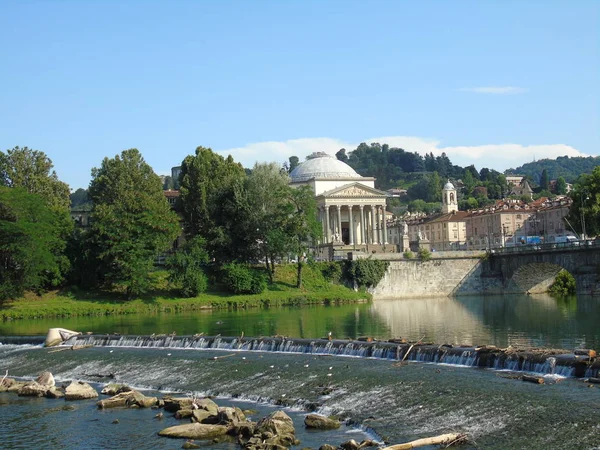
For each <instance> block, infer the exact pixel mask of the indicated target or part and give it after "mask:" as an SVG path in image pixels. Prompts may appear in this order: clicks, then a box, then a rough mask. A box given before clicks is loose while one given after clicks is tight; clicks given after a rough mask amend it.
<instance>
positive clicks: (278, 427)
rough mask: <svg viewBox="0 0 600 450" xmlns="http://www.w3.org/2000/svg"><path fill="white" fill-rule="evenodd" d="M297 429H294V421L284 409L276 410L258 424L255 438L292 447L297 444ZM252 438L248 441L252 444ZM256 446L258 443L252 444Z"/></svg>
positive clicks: (276, 444) (274, 444)
mask: <svg viewBox="0 0 600 450" xmlns="http://www.w3.org/2000/svg"><path fill="white" fill-rule="evenodd" d="M295 434H296V430H295V429H294V422H293V421H292V419H291V418H290V416H288V415H287V414H286V413H284V412H283V411H276V412H274V413H271V414H269V415H268V416H267V417H263V418H262V419H261V420H260V421H259V422H258V423H257V424H256V430H255V432H254V437H253V438H252V439H254V438H259V439H262V440H263V443H266V444H269V445H273V446H282V447H290V446H292V445H297V442H298V441H297V439H296V436H295ZM252 439H250V440H249V441H248V443H249V444H250V441H252ZM250 447H252V448H254V447H256V445H250Z"/></svg>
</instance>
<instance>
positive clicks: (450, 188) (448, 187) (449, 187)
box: [438, 180, 454, 191]
mask: <svg viewBox="0 0 600 450" xmlns="http://www.w3.org/2000/svg"><path fill="white" fill-rule="evenodd" d="M438 186H439V185H438ZM453 190H454V185H453V184H452V183H450V180H448V182H447V183H446V184H445V185H444V191H453Z"/></svg>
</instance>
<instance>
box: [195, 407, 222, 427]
mask: <svg viewBox="0 0 600 450" xmlns="http://www.w3.org/2000/svg"><path fill="white" fill-rule="evenodd" d="M192 422H198V423H209V424H216V423H219V417H218V416H217V415H215V414H213V413H211V412H210V411H206V410H204V409H194V410H192Z"/></svg>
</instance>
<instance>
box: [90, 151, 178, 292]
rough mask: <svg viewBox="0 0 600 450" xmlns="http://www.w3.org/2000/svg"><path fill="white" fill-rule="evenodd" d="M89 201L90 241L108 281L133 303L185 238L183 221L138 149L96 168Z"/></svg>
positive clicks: (103, 274) (103, 275)
mask: <svg viewBox="0 0 600 450" xmlns="http://www.w3.org/2000/svg"><path fill="white" fill-rule="evenodd" d="M89 197H90V199H91V200H92V202H93V209H92V225H91V227H90V233H89V237H90V239H91V240H92V241H93V243H94V245H95V248H96V249H97V253H96V255H95V256H96V257H97V259H98V261H99V263H100V265H101V269H102V274H101V276H102V279H103V281H104V282H105V283H106V284H107V285H108V286H110V287H113V288H115V287H116V288H122V289H124V291H125V293H126V294H127V297H128V298H131V297H133V296H136V295H140V294H143V293H145V292H147V291H148V289H149V288H150V285H151V282H150V281H151V280H150V277H149V273H150V271H151V269H152V267H153V264H154V260H155V259H156V257H157V256H158V255H159V254H160V253H162V252H164V251H166V250H168V249H169V248H170V247H171V245H172V243H173V241H174V240H175V238H176V237H177V235H178V233H179V219H178V217H177V215H176V214H175V213H174V212H173V211H172V210H171V208H170V206H169V203H168V202H167V200H166V198H165V197H164V195H163V192H162V183H161V181H160V177H159V176H158V175H156V174H155V173H154V171H153V170H152V168H151V167H150V166H149V165H148V164H147V163H146V162H145V161H144V158H143V157H142V155H141V154H140V152H139V151H138V150H137V149H130V150H125V151H123V152H121V155H120V156H119V155H116V156H115V157H114V158H112V159H109V158H104V160H103V161H102V165H101V166H100V167H99V168H94V169H92V181H91V183H90V188H89Z"/></svg>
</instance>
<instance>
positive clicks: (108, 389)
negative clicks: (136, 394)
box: [100, 383, 133, 395]
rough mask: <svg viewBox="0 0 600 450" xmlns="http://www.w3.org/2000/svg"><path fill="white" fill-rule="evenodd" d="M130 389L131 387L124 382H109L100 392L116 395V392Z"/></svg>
mask: <svg viewBox="0 0 600 450" xmlns="http://www.w3.org/2000/svg"><path fill="white" fill-rule="evenodd" d="M132 390H133V389H131V388H130V387H129V386H127V385H126V384H120V383H110V384H107V385H106V386H104V387H103V388H102V391H101V392H100V393H101V394H104V395H117V394H120V393H121V392H129V391H132Z"/></svg>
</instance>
